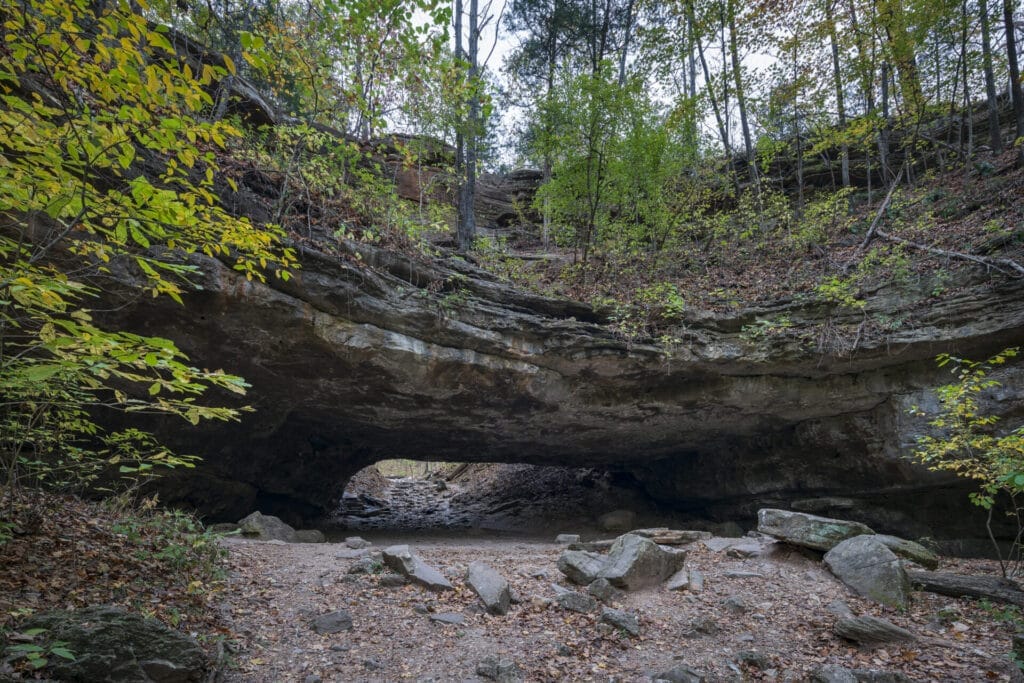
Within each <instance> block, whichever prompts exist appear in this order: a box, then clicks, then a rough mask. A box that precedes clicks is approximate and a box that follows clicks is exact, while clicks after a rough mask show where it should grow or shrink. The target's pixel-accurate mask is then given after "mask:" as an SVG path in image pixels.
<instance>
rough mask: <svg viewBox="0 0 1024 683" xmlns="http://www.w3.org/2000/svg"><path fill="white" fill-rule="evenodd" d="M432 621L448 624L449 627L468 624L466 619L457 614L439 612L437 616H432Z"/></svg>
mask: <svg viewBox="0 0 1024 683" xmlns="http://www.w3.org/2000/svg"><path fill="white" fill-rule="evenodd" d="M430 620H431V621H433V622H435V623H438V624H447V625H449V626H462V625H463V624H465V623H466V617H464V616H463V615H461V614H458V613H457V612H438V613H437V614H431V615H430Z"/></svg>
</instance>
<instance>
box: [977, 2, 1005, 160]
mask: <svg viewBox="0 0 1024 683" xmlns="http://www.w3.org/2000/svg"><path fill="white" fill-rule="evenodd" d="M978 9H979V11H980V13H981V61H982V69H983V70H984V72H985V97H987V98H988V144H989V146H990V147H992V152H993V154H1002V152H1003V134H1002V131H1001V130H1000V129H999V97H998V95H996V78H995V73H994V72H993V69H992V29H991V25H990V24H991V22H990V20H989V16H988V0H978Z"/></svg>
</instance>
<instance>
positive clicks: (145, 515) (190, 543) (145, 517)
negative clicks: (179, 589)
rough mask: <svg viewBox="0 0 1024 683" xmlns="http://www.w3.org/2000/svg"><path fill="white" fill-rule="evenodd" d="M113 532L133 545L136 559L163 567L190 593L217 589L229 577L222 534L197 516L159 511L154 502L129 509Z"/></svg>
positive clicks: (113, 528) (175, 511)
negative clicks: (219, 540) (178, 579)
mask: <svg viewBox="0 0 1024 683" xmlns="http://www.w3.org/2000/svg"><path fill="white" fill-rule="evenodd" d="M112 530H113V532H114V533H116V534H121V535H123V536H124V537H125V538H126V539H127V540H128V541H129V542H130V543H131V544H132V548H133V550H132V551H131V552H132V554H133V555H134V556H135V558H136V559H138V560H140V561H143V562H146V561H155V562H157V563H159V564H161V565H163V566H164V567H165V569H166V572H167V574H168V575H169V576H175V577H180V580H181V582H182V583H183V584H184V587H185V588H186V590H187V591H188V592H190V593H197V592H201V591H206V590H213V589H215V588H216V587H217V586H218V585H219V584H220V583H221V582H223V581H224V580H225V579H226V578H227V574H226V572H225V569H224V558H225V557H227V550H225V549H224V548H223V547H222V546H221V545H220V544H219V543H218V542H217V538H218V535H217V534H214V533H211V532H209V531H207V530H206V529H204V528H203V525H202V523H200V522H199V521H198V520H197V519H196V518H195V517H194V516H193V515H190V514H188V513H185V512H182V511H180V510H156V509H154V502H152V501H151V502H148V503H146V504H144V505H143V506H142V508H141V509H137V510H129V511H128V512H127V513H126V514H124V515H123V517H122V519H121V521H120V522H119V523H117V524H115V525H114V526H113V527H112Z"/></svg>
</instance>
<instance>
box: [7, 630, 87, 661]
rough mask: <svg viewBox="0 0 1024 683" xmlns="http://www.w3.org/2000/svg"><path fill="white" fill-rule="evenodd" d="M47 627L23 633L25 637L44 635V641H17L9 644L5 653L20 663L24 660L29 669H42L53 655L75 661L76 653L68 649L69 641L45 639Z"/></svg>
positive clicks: (34, 638) (33, 638)
mask: <svg viewBox="0 0 1024 683" xmlns="http://www.w3.org/2000/svg"><path fill="white" fill-rule="evenodd" d="M45 634H46V629H44V628H33V629H29V630H27V631H25V632H23V633H21V634H19V635H20V636H21V637H23V638H31V639H32V640H36V639H37V638H39V637H40V636H43V637H44V640H43V642H42V643H35V642H30V643H17V644H15V645H9V646H7V649H6V651H5V654H6V656H7V657H9V658H10V659H11V660H13V661H14V662H15V664H17V663H18V660H23V661H24V664H25V666H27V667H28V668H29V669H42V668H43V667H45V666H46V665H47V664H49V663H50V659H52V658H53V657H60V658H61V659H66V660H69V661H72V662H73V661H75V655H74V653H73V652H71V651H70V650H68V647H67V645H68V644H67V643H66V642H64V641H61V640H54V641H49V642H46V641H45Z"/></svg>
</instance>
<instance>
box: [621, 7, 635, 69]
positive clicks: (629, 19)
mask: <svg viewBox="0 0 1024 683" xmlns="http://www.w3.org/2000/svg"><path fill="white" fill-rule="evenodd" d="M635 2H636V0H629V3H628V4H627V5H626V27H625V31H626V33H625V35H624V36H623V39H622V52H621V53H620V54H619V87H620V88H621V87H622V86H624V85H625V84H626V55H627V54H628V53H629V40H630V38H631V37H632V34H633V4H634V3H635Z"/></svg>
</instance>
